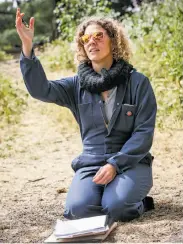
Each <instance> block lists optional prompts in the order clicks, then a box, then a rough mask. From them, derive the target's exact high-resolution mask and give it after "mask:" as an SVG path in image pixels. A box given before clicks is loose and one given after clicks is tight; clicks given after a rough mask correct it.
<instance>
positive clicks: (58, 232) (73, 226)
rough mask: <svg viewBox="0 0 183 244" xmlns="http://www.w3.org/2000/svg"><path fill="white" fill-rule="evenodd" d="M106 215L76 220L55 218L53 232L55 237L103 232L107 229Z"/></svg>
mask: <svg viewBox="0 0 183 244" xmlns="http://www.w3.org/2000/svg"><path fill="white" fill-rule="evenodd" d="M107 223H108V216H107V215H101V216H95V217H89V218H82V219H76V220H65V221H63V220H57V223H56V226H55V231H54V234H55V236H56V237H60V238H61V237H62V238H67V237H73V236H78V235H79V236H80V235H87V234H88V233H89V234H90V233H93V232H96V233H99V232H105V231H107V230H108V229H109V227H108V225H107Z"/></svg>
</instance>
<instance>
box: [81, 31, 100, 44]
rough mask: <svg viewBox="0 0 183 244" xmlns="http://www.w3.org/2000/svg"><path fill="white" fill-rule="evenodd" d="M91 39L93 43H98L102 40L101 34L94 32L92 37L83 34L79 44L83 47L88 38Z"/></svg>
mask: <svg viewBox="0 0 183 244" xmlns="http://www.w3.org/2000/svg"><path fill="white" fill-rule="evenodd" d="M91 37H92V38H93V39H94V40H95V41H99V40H101V39H102V38H103V32H100V31H99V32H95V33H93V34H92V35H88V34H85V35H83V36H82V37H81V38H80V40H81V43H82V44H83V45H84V44H87V43H88V42H89V40H90V38H91Z"/></svg>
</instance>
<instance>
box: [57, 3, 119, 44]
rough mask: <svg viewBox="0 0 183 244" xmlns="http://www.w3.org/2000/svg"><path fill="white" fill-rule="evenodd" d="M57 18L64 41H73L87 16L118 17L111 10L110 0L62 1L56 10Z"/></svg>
mask: <svg viewBox="0 0 183 244" xmlns="http://www.w3.org/2000/svg"><path fill="white" fill-rule="evenodd" d="M54 13H55V15H56V18H57V25H58V32H59V35H60V37H61V39H62V40H67V41H73V37H74V33H75V30H76V27H77V26H78V24H79V23H80V21H81V19H83V18H84V17H85V16H91V15H96V14H102V15H108V16H112V17H114V18H115V17H117V16H118V15H119V13H115V12H114V10H112V9H111V2H110V1H109V0H100V1H98V0H92V1H90V3H88V1H87V0H62V1H60V2H58V4H57V7H56V8H55V10H54Z"/></svg>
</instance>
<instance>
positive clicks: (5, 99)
mask: <svg viewBox="0 0 183 244" xmlns="http://www.w3.org/2000/svg"><path fill="white" fill-rule="evenodd" d="M26 96H27V95H26V94H25V93H24V92H23V91H22V90H20V89H19V88H17V87H13V86H12V85H11V83H10V81H9V80H8V79H6V78H4V77H3V76H2V75H0V123H1V124H4V122H8V123H16V122H17V120H18V119H19V115H20V113H21V111H22V109H23V107H24V106H25V105H26V99H25V98H26Z"/></svg>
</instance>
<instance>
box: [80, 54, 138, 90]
mask: <svg viewBox="0 0 183 244" xmlns="http://www.w3.org/2000/svg"><path fill="white" fill-rule="evenodd" d="M132 70H133V66H132V65H131V64H129V63H127V62H126V61H124V60H122V59H120V60H118V61H117V62H115V61H114V62H113V64H112V66H111V68H110V69H109V70H107V69H105V68H103V69H102V70H101V72H100V73H97V72H95V71H94V69H93V68H92V66H91V65H90V64H88V63H87V62H83V63H81V64H80V65H79V66H78V77H79V82H80V86H81V88H83V89H85V90H87V91H89V92H91V93H101V92H104V91H108V90H110V89H112V88H113V87H115V86H118V85H119V84H121V83H123V82H126V80H127V79H129V76H130V72H131V71H132Z"/></svg>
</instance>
